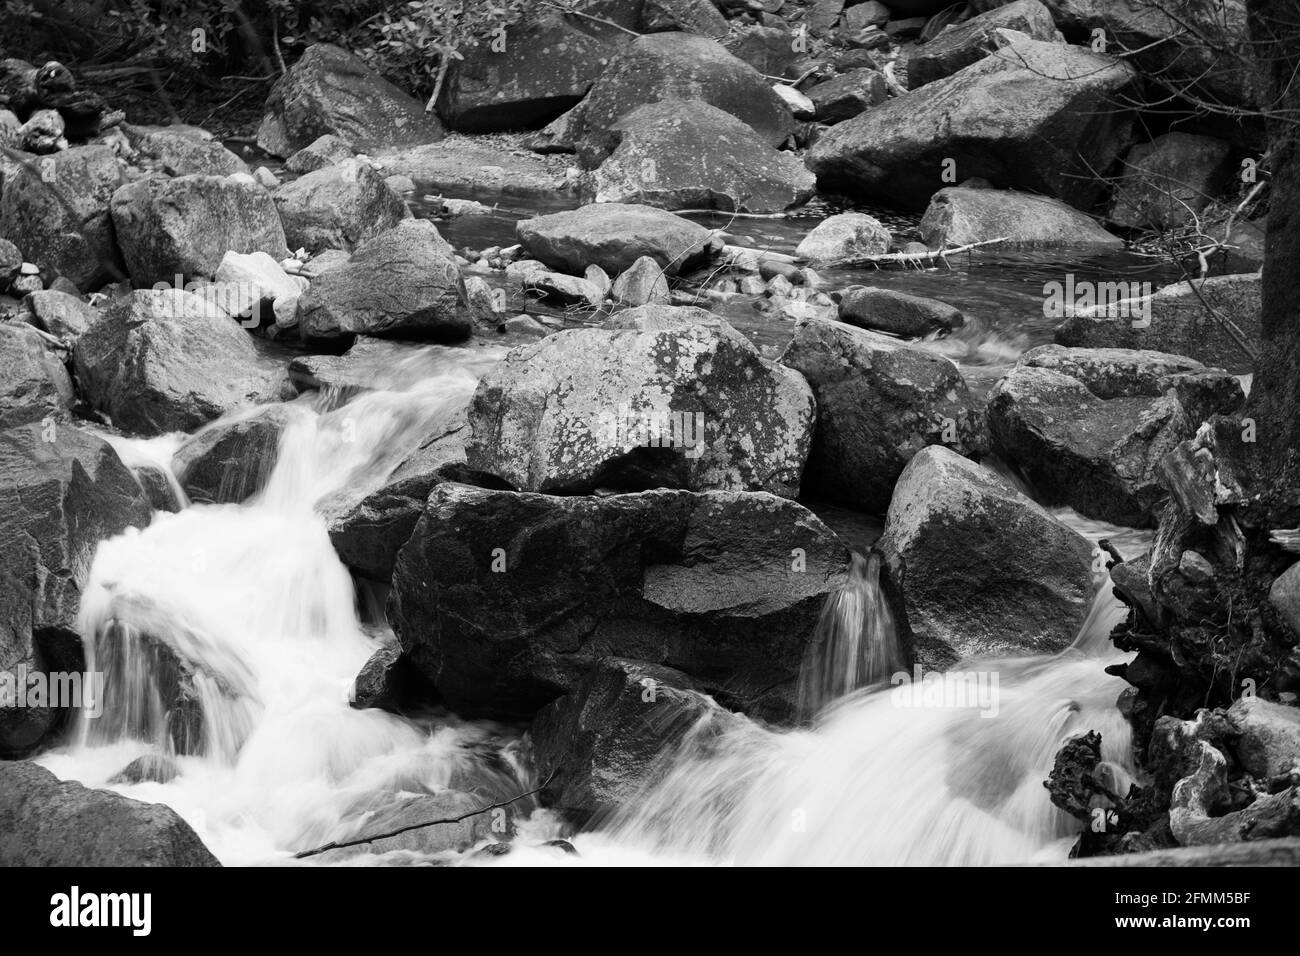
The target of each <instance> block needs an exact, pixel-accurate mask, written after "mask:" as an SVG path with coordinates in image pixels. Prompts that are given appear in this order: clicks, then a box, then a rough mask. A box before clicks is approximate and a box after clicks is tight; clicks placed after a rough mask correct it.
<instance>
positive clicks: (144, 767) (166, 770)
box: [108, 754, 180, 787]
mask: <svg viewBox="0 0 1300 956" xmlns="http://www.w3.org/2000/svg"><path fill="white" fill-rule="evenodd" d="M178 776H180V769H179V768H178V767H177V766H176V761H174V760H172V758H171V757H164V756H163V755H162V754H145V755H144V756H143V757H136V758H135V759H134V760H132V761H131V762H130V763H129V764H127V765H126V766H125V767H123V768H122V770H120V771H119V772H118V773H115V774H114V775H113V776H112V777H111V778H110V779H109V781H108V785H109V786H110V787H118V786H122V785H127V786H129V785H131V784H137V783H171V782H172V781H173V780H175V779H176V778H177V777H178Z"/></svg>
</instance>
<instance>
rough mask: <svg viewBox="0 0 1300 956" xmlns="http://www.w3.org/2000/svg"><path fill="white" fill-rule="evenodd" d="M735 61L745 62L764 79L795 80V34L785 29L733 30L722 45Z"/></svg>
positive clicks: (784, 27) (796, 56)
mask: <svg viewBox="0 0 1300 956" xmlns="http://www.w3.org/2000/svg"><path fill="white" fill-rule="evenodd" d="M720 42H721V43H722V45H723V46H724V47H725V48H726V49H727V50H728V51H729V52H730V53H731V54H732V55H733V56H735V57H736V58H738V59H741V60H744V61H745V62H746V63H748V64H749V65H750V66H752V67H753V68H754V69H755V70H757V71H758V72H759V73H761V74H763V75H764V76H780V77H785V78H786V79H790V80H793V79H796V78H798V76H799V74H800V72H801V71H800V70H799V69H797V67H796V66H795V64H796V63H797V62H798V61H799V58H800V56H801V54H800V53H799V52H798V51H796V50H795V44H794V34H793V33H792V32H791V31H790V30H789V29H788V28H787V27H786V26H785V25H784V24H781V25H778V26H770V25H767V26H740V27H737V26H735V25H733V26H732V29H731V32H730V33H729V34H728V35H727V36H726V37H724V38H723V39H722V40H721V41H720Z"/></svg>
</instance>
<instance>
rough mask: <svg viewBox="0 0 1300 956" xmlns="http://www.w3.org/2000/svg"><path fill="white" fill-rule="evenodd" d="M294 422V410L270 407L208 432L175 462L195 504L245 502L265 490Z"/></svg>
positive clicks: (191, 439)
mask: <svg viewBox="0 0 1300 956" xmlns="http://www.w3.org/2000/svg"><path fill="white" fill-rule="evenodd" d="M293 418H294V409H293V406H290V405H267V406H265V407H262V408H254V409H250V410H249V411H248V412H247V413H246V414H243V415H240V416H239V417H237V418H233V419H232V418H225V419H222V420H221V421H219V422H213V423H212V424H210V425H207V426H205V427H203V428H202V429H200V430H199V431H197V432H195V433H194V434H193V435H191V436H190V437H189V438H187V439H186V440H185V441H184V442H183V443H182V444H181V446H180V448H178V449H176V453H175V454H174V455H173V456H172V471H173V473H175V475H176V480H177V481H178V482H180V485H181V487H182V488H183V489H185V494H186V495H188V496H189V498H190V500H191V501H201V502H205V503H212V504H229V503H237V502H241V501H244V500H245V499H247V498H249V497H251V496H252V495H254V494H256V493H257V492H258V491H260V490H261V489H262V488H263V487H264V486H265V485H266V481H267V479H268V478H269V477H270V476H271V471H272V470H273V469H274V468H275V463H276V461H277V460H278V459H279V456H280V438H281V436H282V435H283V434H284V430H285V429H286V428H287V427H288V426H289V424H290V422H292V421H293Z"/></svg>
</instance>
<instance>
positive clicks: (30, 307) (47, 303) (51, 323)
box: [23, 289, 99, 342]
mask: <svg viewBox="0 0 1300 956" xmlns="http://www.w3.org/2000/svg"><path fill="white" fill-rule="evenodd" d="M23 306H24V307H25V308H26V309H27V311H28V312H30V313H31V316H32V318H31V323H32V325H34V326H36V327H37V328H38V329H40V330H41V331H42V332H48V333H50V335H53V336H55V337H56V338H59V339H62V340H63V341H65V342H74V341H76V339H77V336H79V335H81V333H82V332H85V331H86V329H88V328H90V326H91V325H92V324H93V323H94V322H95V320H96V319H98V318H99V310H97V309H96V308H94V307H93V306H91V305H89V304H87V303H86V302H83V301H82V300H81V298H80V297H79V296H75V295H71V294H70V293H67V292H60V291H57V290H55V289H44V290H42V291H40V292H33V293H31V294H30V295H28V296H27V297H26V298H25V299H23Z"/></svg>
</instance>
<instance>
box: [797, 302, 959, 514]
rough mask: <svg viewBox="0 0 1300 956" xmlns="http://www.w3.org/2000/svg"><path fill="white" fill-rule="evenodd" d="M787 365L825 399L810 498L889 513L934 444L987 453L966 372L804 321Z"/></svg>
mask: <svg viewBox="0 0 1300 956" xmlns="http://www.w3.org/2000/svg"><path fill="white" fill-rule="evenodd" d="M781 362H782V364H784V365H787V366H789V367H790V368H792V369H795V370H796V371H798V372H800V373H802V374H803V376H804V377H805V378H806V379H807V380H808V384H810V385H811V386H812V390H813V395H814V396H815V397H816V399H817V430H816V433H815V435H814V437H813V446H812V452H811V453H810V454H809V456H808V466H807V468H806V469H805V471H804V482H803V488H804V491H805V493H808V494H812V495H816V496H819V497H822V498H825V499H827V500H829V501H831V502H835V503H839V504H844V505H848V506H849V507H852V508H856V509H858V510H861V511H869V512H873V513H875V514H881V513H883V512H884V511H885V509H886V508H887V507H888V506H889V500H890V496H891V495H892V493H893V489H894V483H895V482H896V481H897V480H898V476H899V475H901V474H902V473H903V468H904V467H906V465H907V463H908V462H909V461H910V460H911V459H912V457H913V456H914V455H915V454H916V453H917V452H918V451H920V450H921V449H922V448H924V447H925V446H926V445H933V444H948V445H951V446H952V447H954V448H955V449H956V450H957V451H959V452H962V453H963V454H965V453H972V452H975V451H978V450H979V449H980V447H981V445H982V442H983V436H982V421H981V415H980V414H979V410H978V408H977V407H976V406H975V402H974V401H973V399H972V397H971V395H970V392H969V390H968V389H967V387H966V382H965V381H964V380H963V379H962V376H961V372H959V371H958V370H957V366H956V365H954V364H953V363H952V362H950V361H949V360H948V359H946V358H943V357H941V356H939V355H936V354H935V353H933V352H928V351H926V350H924V349H919V348H912V347H909V346H907V345H905V344H904V343H902V342H899V341H898V340H897V339H893V338H890V337H889V336H887V335H881V334H879V333H877V332H869V331H867V330H865V329H858V328H854V327H853V326H851V325H846V324H844V323H843V322H834V321H826V320H822V319H810V320H808V321H806V322H801V323H800V324H799V326H798V327H797V328H796V330H795V334H794V338H793V340H792V341H791V342H790V344H789V345H788V346H787V347H786V349H785V352H784V353H783V354H782V356H781Z"/></svg>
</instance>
